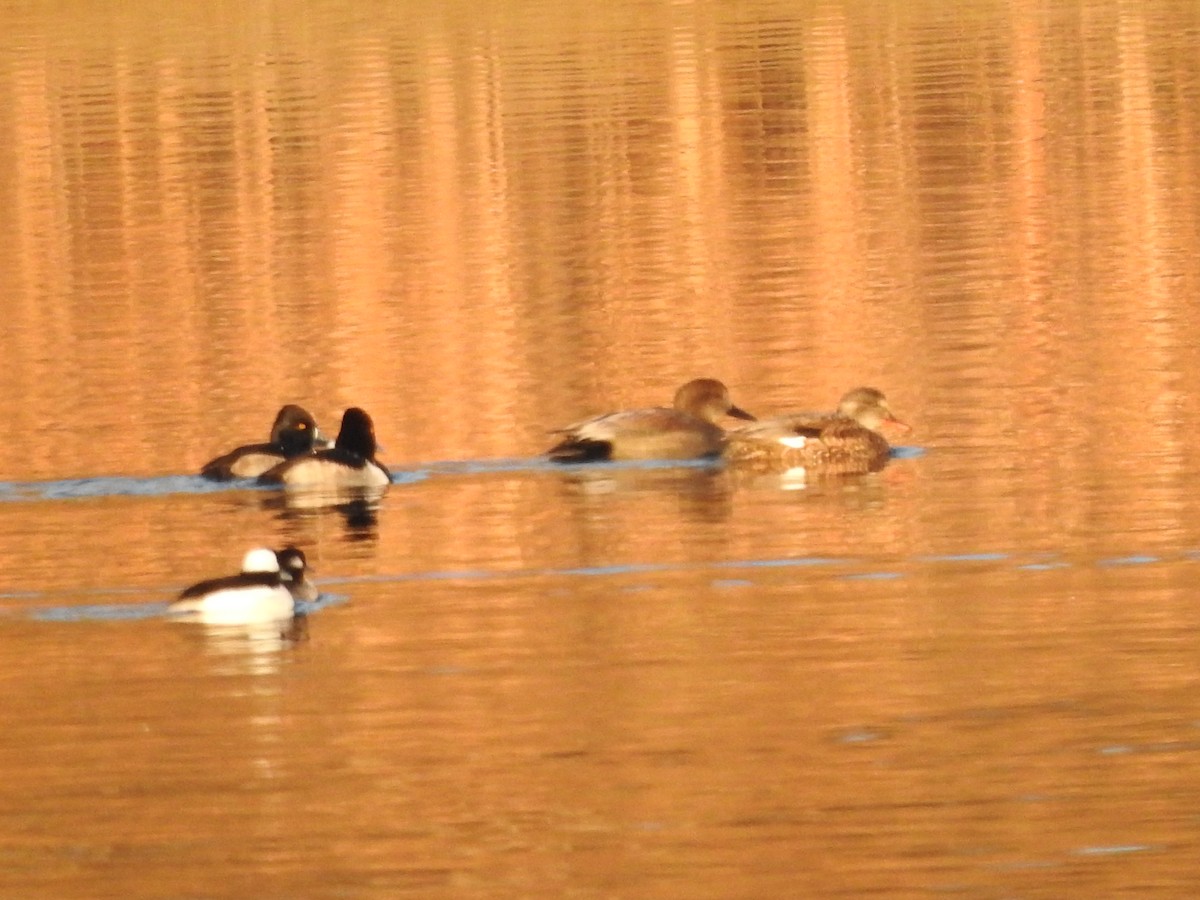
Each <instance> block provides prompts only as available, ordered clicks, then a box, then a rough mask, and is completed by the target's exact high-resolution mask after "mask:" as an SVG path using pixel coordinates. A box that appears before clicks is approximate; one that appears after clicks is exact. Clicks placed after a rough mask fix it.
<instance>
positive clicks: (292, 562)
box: [275, 544, 321, 603]
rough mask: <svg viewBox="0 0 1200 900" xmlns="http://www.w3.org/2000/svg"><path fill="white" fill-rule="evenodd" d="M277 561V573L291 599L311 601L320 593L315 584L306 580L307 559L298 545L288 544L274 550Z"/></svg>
mask: <svg viewBox="0 0 1200 900" xmlns="http://www.w3.org/2000/svg"><path fill="white" fill-rule="evenodd" d="M275 558H276V559H277V560H278V561H279V574H280V577H281V580H282V581H283V586H284V587H286V588H287V589H288V592H289V593H290V594H291V595H292V599H293V600H302V601H304V602H305V603H311V602H312V601H314V600H316V599H317V597H319V596H320V595H321V592H320V591H319V590H318V589H317V586H316V585H315V584H313V583H312V582H311V581H309V580H308V559H307V558H306V557H305V555H304V551H303V550H301V549H300V548H299V547H295V546H292V545H291V544H289V545H288V546H286V547H284V548H283V549H282V550H276V551H275Z"/></svg>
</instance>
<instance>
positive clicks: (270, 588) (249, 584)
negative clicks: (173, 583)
mask: <svg viewBox="0 0 1200 900" xmlns="http://www.w3.org/2000/svg"><path fill="white" fill-rule="evenodd" d="M167 611H168V612H169V613H171V614H173V615H178V616H182V617H186V618H188V619H189V620H193V621H197V622H203V623H204V624H205V625H247V624H253V623H256V622H274V621H283V620H285V619H290V618H291V617H292V616H293V615H294V614H295V611H296V604H295V601H294V600H293V599H292V594H291V591H289V590H288V588H287V586H286V585H285V584H284V581H283V576H282V575H281V573H280V571H279V557H278V556H276V555H275V551H274V550H268V549H266V548H265V547H257V548H255V549H253V550H250V551H249V552H247V553H246V555H245V557H244V558H243V559H242V571H241V572H239V573H238V574H237V575H227V576H225V577H224V578H210V579H208V580H207V581H201V582H200V583H199V584H193V585H192V586H191V587H189V588H187V589H186V590H184V591H183V592H182V593H181V594H180V595H179V598H178V599H177V600H175V601H174V602H173V603H171V605H170V606H168V607H167Z"/></svg>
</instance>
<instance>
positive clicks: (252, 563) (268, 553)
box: [242, 547, 279, 572]
mask: <svg viewBox="0 0 1200 900" xmlns="http://www.w3.org/2000/svg"><path fill="white" fill-rule="evenodd" d="M242 571H243V572H278V571H279V558H278V557H276V556H275V551H274V550H268V549H267V548H266V547H255V548H254V549H253V550H249V551H247V552H246V555H245V556H244V557H242Z"/></svg>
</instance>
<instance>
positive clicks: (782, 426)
mask: <svg viewBox="0 0 1200 900" xmlns="http://www.w3.org/2000/svg"><path fill="white" fill-rule="evenodd" d="M889 425H890V426H894V427H896V428H899V429H901V430H903V431H908V430H909V427H908V425H906V424H904V423H903V422H901V421H900V420H899V419H897V418H896V417H895V416H894V415H893V414H892V410H891V407H889V406H888V402H887V398H885V397H884V396H883V392H882V391H879V390H877V389H875V388H870V387H860V388H855V389H854V390H852V391H850V392H849V393H848V394H846V395H845V396H844V397H842V400H841V402H840V403H839V404H838V408H837V411H836V412H832V413H793V414H791V415H785V416H775V417H773V418H770V419H763V420H762V421H759V422H755V423H754V424H753V425H743V426H741V427H740V428H735V429H734V430H732V431H729V432H728V433H727V434H726V436H725V446H724V449H723V451H722V454H723V456H724V457H725V459H727V460H728V461H730V462H732V463H747V464H756V465H759V466H763V467H770V468H786V469H811V470H813V471H816V472H823V473H825V474H829V475H856V474H861V473H863V472H873V471H875V470H877V469H881V468H883V466H884V464H885V463H886V462H887V460H888V455H889V453H890V452H891V448H890V447H889V446H888V442H887V439H886V438H885V437H884V436H883V435H882V434H881V433H880V431H881V429H883V428H884V427H885V426H889Z"/></svg>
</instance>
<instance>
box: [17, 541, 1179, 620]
mask: <svg viewBox="0 0 1200 900" xmlns="http://www.w3.org/2000/svg"><path fill="white" fill-rule="evenodd" d="M1178 562H1200V549H1197V550H1185V551H1180V552H1178V553H1174V554H1146V553H1130V554H1124V555H1119V556H1105V557H1099V558H1097V559H1093V560H1071V559H1068V558H1066V557H1063V556H1061V555H1058V554H1054V553H1047V552H1039V553H1036V554H1020V553H1005V552H994V551H981V552H977V553H954V554H941V555H921V556H913V557H910V558H908V559H892V560H885V559H874V560H872V559H863V558H857V557H841V556H797V557H780V558H768V559H740V560H738V559H734V560H712V561H708V562H690V563H682V562H681V563H636V562H631V563H611V564H607V565H597V566H571V567H564V568H541V569H534V568H531V569H507V570H505V569H445V570H439V571H431V572H398V573H380V574H375V575H362V576H351V577H346V578H337V577H333V578H323V579H321V580H320V581H319V582H318V584H319V585H320V586H321V590H322V594H321V596H320V597H319V598H318V599H317V600H316V601H314V602H313V603H312V604H301V605H299V606H298V609H300V610H301V612H316V611H319V610H320V609H323V608H324V607H326V606H331V605H336V604H338V603H344V602H346V600H347V599H349V595H346V594H341V593H331V594H326V593H325V592H324V591H325V586H336V587H341V588H343V589H345V588H352V587H353V585H356V584H419V583H422V582H425V583H432V582H446V581H460V582H487V581H496V582H503V581H517V580H528V579H554V578H567V579H570V578H615V577H623V576H629V575H648V576H653V575H672V574H687V573H705V572H709V573H711V578H710V579H709V584H710V587H712V588H714V589H740V588H753V587H756V586H758V584H759V582H758V581H756V580H755V579H754V578H753V575H754V573H756V572H765V571H767V570H781V569H807V570H824V572H823V577H826V578H829V579H831V580H841V581H892V580H899V579H905V578H908V577H911V576H912V575H914V574H917V573H918V572H919V571H920V570H923V569H927V568H929V567H933V566H949V567H951V568H952V569H953V568H958V567H960V566H973V567H976V568H979V567H986V568H988V569H989V570H991V571H995V570H996V569H997V568H998V569H1000V570H1006V571H1011V572H1020V573H1028V574H1029V575H1030V576H1031V577H1033V576H1035V575H1037V574H1040V573H1043V572H1049V571H1054V570H1060V569H1089V568H1090V569H1114V568H1129V567H1139V566H1153V565H1166V564H1170V563H1178ZM831 570H833V571H831ZM735 572H736V573H738V574H740V575H741V576H742V577H730V576H731V573H735ZM649 586H650V587H653V585H649ZM66 593H68V592H65V591H56V592H55V593H54V594H53V595H51V594H47V593H44V592H38V591H27V590H11V591H6V592H4V593H0V617H10V618H11V617H13V616H17V617H22V618H32V619H37V620H41V621H52V622H67V621H89V620H91V621H95V620H114V619H146V618H155V617H158V616H163V615H166V606H167V605H166V603H164V602H161V601H159V602H153V603H144V602H143V603H136V602H135V603H111V604H84V605H71V606H64V605H61V604H46V603H45V601H46V600H48V599H50V598H51V597H52V596H62V595H64V594H66ZM87 593H92V594H123V593H128V594H132V593H141V594H147V593H153V594H155V595H157V596H161V594H162V590H161V589H151V590H148V591H138V590H136V589H132V588H112V589H91V590H89V591H88V592H87ZM172 593H173V591H172ZM76 595H78V593H76ZM5 601H9V602H7V603H6V602H5ZM12 601H16V602H12Z"/></svg>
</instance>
